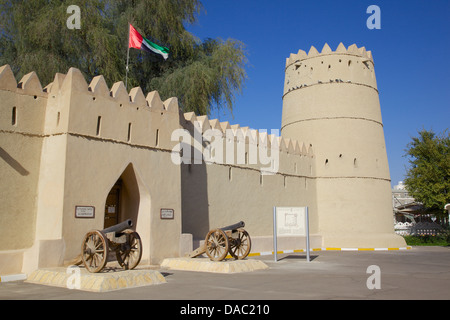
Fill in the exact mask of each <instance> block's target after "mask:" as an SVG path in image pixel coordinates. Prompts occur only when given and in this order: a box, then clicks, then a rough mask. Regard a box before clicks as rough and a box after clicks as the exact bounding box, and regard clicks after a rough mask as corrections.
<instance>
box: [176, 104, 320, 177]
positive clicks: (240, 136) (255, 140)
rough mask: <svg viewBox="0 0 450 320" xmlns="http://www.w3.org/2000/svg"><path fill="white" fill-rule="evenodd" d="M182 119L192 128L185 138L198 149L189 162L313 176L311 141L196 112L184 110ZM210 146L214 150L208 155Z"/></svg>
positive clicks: (186, 126)
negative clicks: (243, 125)
mask: <svg viewBox="0 0 450 320" xmlns="http://www.w3.org/2000/svg"><path fill="white" fill-rule="evenodd" d="M181 123H182V126H183V128H184V129H185V130H187V131H188V132H189V137H188V139H189V141H183V142H184V143H188V144H189V145H190V146H193V147H194V150H196V151H193V152H192V154H190V155H189V156H190V157H189V156H188V158H187V159H186V158H185V160H187V161H188V162H189V163H201V162H202V161H205V162H207V163H219V164H229V165H238V166H240V167H247V168H252V169H256V170H261V171H264V170H266V171H272V173H281V174H287V175H301V176H311V171H312V168H311V166H312V163H313V158H314V152H313V148H312V146H311V145H308V146H307V145H306V144H305V143H303V142H299V141H297V140H292V139H289V138H284V137H281V136H278V135H275V134H269V133H267V132H264V131H261V132H260V131H258V130H255V129H250V128H249V127H241V126H240V125H239V124H230V123H229V122H228V121H223V122H220V121H219V120H218V119H209V118H208V116H196V115H195V114H194V112H188V113H184V119H182V121H181ZM208 148H209V149H208ZM210 149H211V150H214V151H212V154H211V156H210V157H209V155H210V154H209V152H210ZM205 150H207V151H206V152H207V154H206V158H207V159H205ZM185 157H186V155H185ZM196 160H197V162H196ZM269 162H270V163H269Z"/></svg>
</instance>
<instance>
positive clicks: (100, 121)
mask: <svg viewBox="0 0 450 320" xmlns="http://www.w3.org/2000/svg"><path fill="white" fill-rule="evenodd" d="M58 119H59V112H58ZM58 122H59V120H58ZM101 127H102V117H100V116H98V118H97V136H99V135H100V129H101Z"/></svg>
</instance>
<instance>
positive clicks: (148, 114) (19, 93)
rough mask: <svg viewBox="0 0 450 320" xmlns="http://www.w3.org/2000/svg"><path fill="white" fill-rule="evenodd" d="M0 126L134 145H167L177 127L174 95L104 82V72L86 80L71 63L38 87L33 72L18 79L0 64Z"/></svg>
mask: <svg viewBox="0 0 450 320" xmlns="http://www.w3.org/2000/svg"><path fill="white" fill-rule="evenodd" d="M0 95H1V97H2V104H1V105H0V109H1V114H2V116H1V122H0V129H1V130H3V131H5V132H16V133H21V134H27V135H36V136H49V135H56V134H63V133H70V134H72V135H78V136H84V137H90V138H96V139H107V140H112V141H115V142H122V143H128V144H133V145H138V146H147V147H156V148H165V149H171V147H172V145H173V143H172V142H171V141H170V132H171V131H173V130H175V129H176V128H178V127H179V108H178V101H177V98H169V99H167V100H166V101H162V100H161V98H160V96H159V94H158V92H157V91H153V92H150V93H148V94H147V96H145V95H144V93H143V91H142V89H141V88H140V87H136V88H133V89H131V90H130V92H127V90H126V88H125V85H124V84H123V82H122V81H119V82H116V83H114V84H113V86H112V87H111V88H109V87H108V85H107V84H106V81H105V79H104V77H103V76H101V75H100V76H96V77H94V78H93V79H92V81H91V82H90V83H89V84H88V83H87V82H86V80H85V78H84V76H83V75H82V73H81V72H80V71H79V70H78V69H76V68H70V69H69V71H68V72H67V74H61V73H57V74H56V75H55V78H54V80H53V82H52V83H50V84H48V85H47V86H45V87H44V88H43V86H42V85H41V83H40V81H39V78H38V76H37V74H36V73H35V72H31V73H29V74H27V75H25V76H24V77H23V78H22V79H21V80H20V81H19V82H18V83H17V81H16V79H15V77H14V74H13V72H12V70H11V68H10V67H9V66H8V65H5V66H3V67H1V68H0Z"/></svg>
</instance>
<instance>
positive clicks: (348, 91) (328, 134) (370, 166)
mask: <svg viewBox="0 0 450 320" xmlns="http://www.w3.org/2000/svg"><path fill="white" fill-rule="evenodd" d="M285 72H286V79H285V86H284V95H283V116H282V127H281V135H282V136H283V137H287V138H291V139H295V138H297V137H302V139H305V140H306V141H310V142H311V143H312V145H313V148H314V151H315V157H316V175H317V176H316V179H317V182H316V183H317V205H318V215H319V233H320V234H322V236H323V245H324V246H325V247H351V248H355V247H356V248H364V247H369V248H373V247H379V248H383V247H384V248H386V247H401V246H404V245H405V242H404V240H403V238H401V237H399V236H396V235H395V234H394V230H393V223H392V221H393V220H392V219H393V217H392V208H391V196H390V174H389V166H388V161H387V154H386V148H385V139H384V133H383V123H382V117H381V109H380V102H379V97H378V89H377V84H376V77H375V70H374V62H373V58H372V54H371V52H370V51H366V49H365V48H364V47H362V48H358V47H357V46H356V45H352V46H350V47H348V49H347V48H345V46H344V45H343V44H342V43H341V44H340V45H339V46H338V48H337V49H336V51H331V49H330V47H329V46H328V45H327V44H325V46H324V47H323V49H322V51H321V52H320V53H319V52H318V51H317V50H316V49H315V48H314V47H312V48H311V49H310V51H309V52H308V53H306V52H304V51H302V50H300V51H299V52H298V53H297V54H292V55H291V56H290V57H289V58H288V59H287V61H286V70H285Z"/></svg>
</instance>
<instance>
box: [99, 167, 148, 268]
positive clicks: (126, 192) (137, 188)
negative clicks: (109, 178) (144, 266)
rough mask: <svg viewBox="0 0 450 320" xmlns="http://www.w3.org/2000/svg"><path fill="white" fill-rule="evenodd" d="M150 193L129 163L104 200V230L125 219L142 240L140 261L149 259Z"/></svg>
mask: <svg viewBox="0 0 450 320" xmlns="http://www.w3.org/2000/svg"><path fill="white" fill-rule="evenodd" d="M150 213H151V200H150V192H149V190H148V188H147V186H146V185H145V183H144V180H143V179H142V178H141V176H140V175H139V174H138V173H137V171H136V168H135V167H134V165H133V164H132V163H129V164H128V165H127V167H126V168H125V169H124V171H123V172H122V174H121V175H120V176H119V178H118V179H117V180H116V181H115V182H114V184H113V186H112V187H111V189H110V190H109V192H108V195H107V197H106V200H105V214H104V228H107V227H110V226H112V225H114V224H117V223H120V222H122V221H125V220H127V219H131V221H132V222H133V229H134V230H135V231H137V232H138V233H139V235H140V237H141V240H142V246H143V253H142V261H144V260H149V259H150V220H151V219H150Z"/></svg>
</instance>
